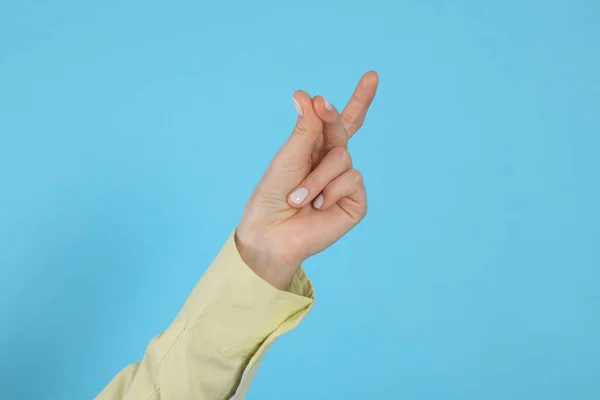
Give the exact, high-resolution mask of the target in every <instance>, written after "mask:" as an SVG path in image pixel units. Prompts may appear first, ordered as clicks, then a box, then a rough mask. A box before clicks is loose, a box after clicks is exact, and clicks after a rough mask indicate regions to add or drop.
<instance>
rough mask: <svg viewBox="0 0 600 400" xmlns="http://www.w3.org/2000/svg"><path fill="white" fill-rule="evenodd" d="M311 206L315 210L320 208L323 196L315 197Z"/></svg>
mask: <svg viewBox="0 0 600 400" xmlns="http://www.w3.org/2000/svg"><path fill="white" fill-rule="evenodd" d="M313 205H314V206H315V208H321V206H322V205H323V195H322V194H320V195H318V196H317V198H316V199H315V202H314V203H313Z"/></svg>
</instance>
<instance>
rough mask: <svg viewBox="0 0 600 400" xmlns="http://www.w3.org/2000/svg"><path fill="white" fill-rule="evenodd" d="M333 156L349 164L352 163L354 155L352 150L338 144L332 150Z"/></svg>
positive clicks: (340, 161) (344, 163)
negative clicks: (351, 153)
mask: <svg viewBox="0 0 600 400" xmlns="http://www.w3.org/2000/svg"><path fill="white" fill-rule="evenodd" d="M330 152H331V156H332V157H333V158H334V160H336V161H337V162H339V163H341V164H343V165H346V166H349V165H352V156H351V155H350V152H349V151H348V150H347V149H345V148H344V147H342V146H336V147H334V148H332V149H331V150H330Z"/></svg>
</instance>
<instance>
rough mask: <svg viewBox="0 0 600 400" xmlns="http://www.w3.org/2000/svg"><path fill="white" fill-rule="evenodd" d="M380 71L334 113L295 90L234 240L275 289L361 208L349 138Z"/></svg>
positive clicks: (367, 76)
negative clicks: (286, 121) (287, 127)
mask: <svg viewBox="0 0 600 400" xmlns="http://www.w3.org/2000/svg"><path fill="white" fill-rule="evenodd" d="M377 84H378V75H377V73H376V72H373V71H371V72H367V73H366V74H365V75H364V76H363V77H362V78H361V80H360V81H359V83H358V85H357V87H356V89H355V91H354V93H353V95H352V98H351V99H350V101H349V102H348V104H347V106H346V108H345V109H344V111H343V112H342V113H341V114H339V113H338V111H337V110H336V109H335V107H333V106H331V104H329V102H328V101H327V100H326V99H325V98H324V97H320V96H316V97H315V98H314V99H311V98H310V96H309V95H308V94H307V93H305V92H303V91H297V92H296V93H294V96H293V101H294V105H295V106H296V109H297V111H298V120H297V122H296V127H295V129H294V131H293V132H292V134H291V135H290V137H289V139H288V140H287V142H286V143H285V144H284V145H283V146H282V147H281V149H280V150H279V151H278V152H277V154H276V155H275V157H274V158H273V160H272V161H271V163H270V165H269V167H268V168H267V171H266V172H265V174H264V175H263V177H262V178H261V180H260V181H259V183H258V185H257V186H256V188H255V190H254V192H253V193H252V195H251V196H250V199H249V200H248V203H247V204H246V207H245V209H244V215H243V216H242V219H241V221H240V224H239V226H238V227H237V229H236V234H235V240H236V244H237V247H238V250H239V252H240V255H241V257H242V259H243V260H244V262H245V263H246V264H247V265H248V266H249V267H250V268H252V269H253V270H254V272H256V273H257V274H258V275H259V276H261V277H262V278H263V279H265V280H266V281H267V282H269V283H270V284H272V285H273V286H275V287H277V288H279V289H282V290H283V289H286V288H287V287H288V286H289V284H290V283H291V280H292V277H293V275H294V273H295V272H296V270H297V269H298V267H299V266H300V264H301V263H302V262H303V261H304V260H305V259H307V258H308V257H310V256H312V255H314V254H317V253H319V252H321V251H323V250H324V249H326V248H327V247H329V246H331V245H332V244H333V243H335V242H336V241H337V240H338V239H339V238H341V237H342V236H343V235H344V234H346V232H348V231H349V230H350V229H352V228H353V227H354V226H355V225H356V224H358V223H359V222H360V221H361V220H362V219H363V218H364V216H365V215H366V212H367V197H366V192H365V186H364V183H363V181H362V176H361V174H360V173H359V172H358V171H357V170H356V169H353V168H352V158H351V156H350V153H349V152H348V139H350V137H352V135H353V134H354V133H356V131H357V130H358V129H359V128H360V127H361V125H362V123H363V121H364V119H365V116H366V114H367V110H368V109H369V106H370V105H371V102H372V101H373V98H374V97H375V92H376V90H377Z"/></svg>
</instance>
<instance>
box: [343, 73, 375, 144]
mask: <svg viewBox="0 0 600 400" xmlns="http://www.w3.org/2000/svg"><path fill="white" fill-rule="evenodd" d="M378 83H379V75H378V74H377V72H375V71H369V72H367V73H366V74H364V75H363V76H362V78H360V80H359V81H358V84H357V85H356V89H354V93H352V97H351V98H350V100H349V101H348V104H347V105H346V107H345V108H344V111H342V121H343V122H344V126H345V127H346V131H347V132H348V138H351V137H352V135H354V134H355V133H356V131H358V130H359V129H360V127H361V126H362V124H363V122H364V121H365V116H366V115H367V111H368V110H369V106H370V105H371V103H372V102H373V99H374V98H375V93H376V92H377V85H378Z"/></svg>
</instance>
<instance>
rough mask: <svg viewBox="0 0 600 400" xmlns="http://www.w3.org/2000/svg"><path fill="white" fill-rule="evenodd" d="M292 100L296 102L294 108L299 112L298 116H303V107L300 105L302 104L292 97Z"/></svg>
mask: <svg viewBox="0 0 600 400" xmlns="http://www.w3.org/2000/svg"><path fill="white" fill-rule="evenodd" d="M292 100H293V101H294V107H296V111H298V115H299V116H303V115H304V113H303V112H302V106H301V105H300V102H299V101H298V100H296V99H295V98H294V97H292Z"/></svg>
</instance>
